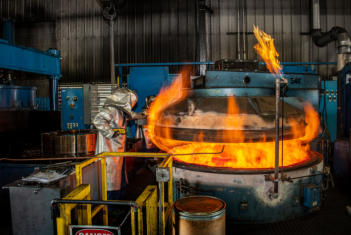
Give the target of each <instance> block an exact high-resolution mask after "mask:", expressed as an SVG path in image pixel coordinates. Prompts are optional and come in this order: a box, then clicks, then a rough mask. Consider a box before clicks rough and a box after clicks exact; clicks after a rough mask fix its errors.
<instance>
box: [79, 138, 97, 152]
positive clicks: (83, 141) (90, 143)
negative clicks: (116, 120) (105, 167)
mask: <svg viewBox="0 0 351 235" xmlns="http://www.w3.org/2000/svg"><path fill="white" fill-rule="evenodd" d="M95 145H96V134H95V133H93V132H83V133H78V134H77V156H91V155H94V154H95Z"/></svg>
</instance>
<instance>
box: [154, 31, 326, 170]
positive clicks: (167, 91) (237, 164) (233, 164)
mask: <svg viewBox="0 0 351 235" xmlns="http://www.w3.org/2000/svg"><path fill="white" fill-rule="evenodd" d="M254 32H255V35H256V36H258V41H259V45H256V46H255V49H256V50H257V51H258V52H259V53H260V55H261V57H262V58H268V59H267V60H266V59H264V60H265V62H266V63H267V65H268V68H269V70H270V71H271V72H272V73H277V74H279V72H280V64H279V61H278V60H274V59H273V60H272V58H275V59H276V57H277V53H276V51H275V48H274V44H273V39H272V38H270V36H269V35H267V34H265V33H263V32H261V31H258V28H256V27H255V29H254ZM267 39H268V41H267ZM260 40H261V41H260ZM273 49H274V51H272V50H273ZM186 73H187V71H186V70H185V71H183V72H182V73H181V74H180V75H179V76H178V77H177V78H176V79H175V80H174V82H173V83H172V84H171V85H170V86H169V87H165V88H163V89H162V90H161V91H160V93H159V94H158V96H157V97H156V99H155V101H154V102H153V103H152V104H151V107H150V109H149V110H148V132H149V137H150V138H151V140H152V142H153V143H154V144H155V145H156V146H157V147H158V148H160V149H162V150H164V151H166V152H168V153H172V154H188V153H189V155H182V156H176V155H175V159H176V160H177V161H179V162H184V163H190V164H195V165H202V166H210V167H225V168H234V169H262V168H274V154H275V152H274V151H275V150H274V146H275V143H274V142H271V141H268V142H267V141H266V139H265V138H264V137H263V138H262V139H261V140H260V141H255V142H254V141H246V142H245V138H244V132H245V127H244V125H243V123H244V122H243V121H244V120H243V118H245V115H240V113H241V112H240V109H239V106H238V105H237V103H236V99H235V97H234V96H230V97H228V107H227V117H226V120H225V122H224V123H225V126H226V127H227V129H231V130H233V129H234V130H238V132H235V133H237V134H236V135H235V140H236V141H232V140H231V138H228V137H226V139H225V140H224V139H223V142H222V143H212V142H211V143H208V142H204V141H203V137H204V135H203V133H200V134H199V135H197V136H196V137H195V138H194V139H193V141H181V140H175V139H172V138H171V136H172V135H171V134H172V133H171V131H172V130H171V128H167V126H171V125H172V123H170V122H171V120H170V119H162V120H167V121H165V122H164V123H161V124H162V127H163V128H162V129H158V128H160V120H161V115H162V113H163V111H164V110H165V109H166V108H167V107H169V106H170V105H174V104H176V103H179V102H180V101H182V100H184V99H185V98H187V94H188V93H187V92H185V89H184V88H186V87H187V86H188V85H187V84H189V81H186V76H185V74H186ZM304 111H305V125H301V124H300V123H299V122H298V121H297V120H294V119H290V120H289V122H290V123H289V124H290V125H291V126H292V132H293V138H292V139H288V140H286V139H284V141H280V143H279V146H280V161H279V163H280V164H279V165H280V166H293V165H299V164H301V163H303V162H305V161H308V160H309V159H310V154H309V150H310V146H309V142H310V141H311V140H313V139H314V138H315V137H316V136H317V135H318V131H319V116H318V114H317V112H316V111H315V110H314V109H313V107H312V105H311V104H309V103H306V104H305V106H304ZM160 132H162V135H161V134H159V133H160ZM217 135H218V136H224V135H222V133H221V130H218V131H217ZM161 136H162V137H161ZM301 136H302V137H301ZM233 137H234V136H233ZM238 139H239V140H240V139H242V141H237V140H238ZM223 146H225V148H224V151H223V152H222V153H220V154H212V153H216V152H220V151H221V150H222V148H223ZM282 147H283V156H282ZM191 153H207V154H198V155H197V154H191Z"/></svg>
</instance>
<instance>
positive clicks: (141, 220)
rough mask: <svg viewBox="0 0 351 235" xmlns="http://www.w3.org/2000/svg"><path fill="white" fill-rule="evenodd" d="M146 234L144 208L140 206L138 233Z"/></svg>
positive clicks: (140, 234)
mask: <svg viewBox="0 0 351 235" xmlns="http://www.w3.org/2000/svg"><path fill="white" fill-rule="evenodd" d="M143 234H144V228H143V208H142V207H139V208H138V235H143Z"/></svg>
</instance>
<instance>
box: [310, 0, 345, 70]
mask: <svg viewBox="0 0 351 235" xmlns="http://www.w3.org/2000/svg"><path fill="white" fill-rule="evenodd" d="M311 5H312V31H311V34H312V41H313V43H314V44H315V45H316V46H318V47H324V46H326V45H328V44H329V43H330V42H333V41H336V42H337V54H349V53H351V40H350V35H349V33H348V32H347V31H346V29H345V28H342V27H338V26H334V27H333V28H331V29H330V30H329V31H328V32H322V30H321V25H320V4H319V0H311ZM339 62H341V61H339V58H338V66H337V67H338V68H340V67H341V66H339ZM342 67H343V66H342ZM341 69H342V68H341ZM338 71H339V70H338Z"/></svg>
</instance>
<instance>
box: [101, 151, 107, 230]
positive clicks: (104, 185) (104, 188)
mask: <svg viewBox="0 0 351 235" xmlns="http://www.w3.org/2000/svg"><path fill="white" fill-rule="evenodd" d="M100 164H101V193H102V195H101V196H102V200H103V201H106V200H107V179H106V159H105V158H100ZM103 210H104V212H103V222H104V225H106V226H107V225H108V207H107V206H104V209H103Z"/></svg>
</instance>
